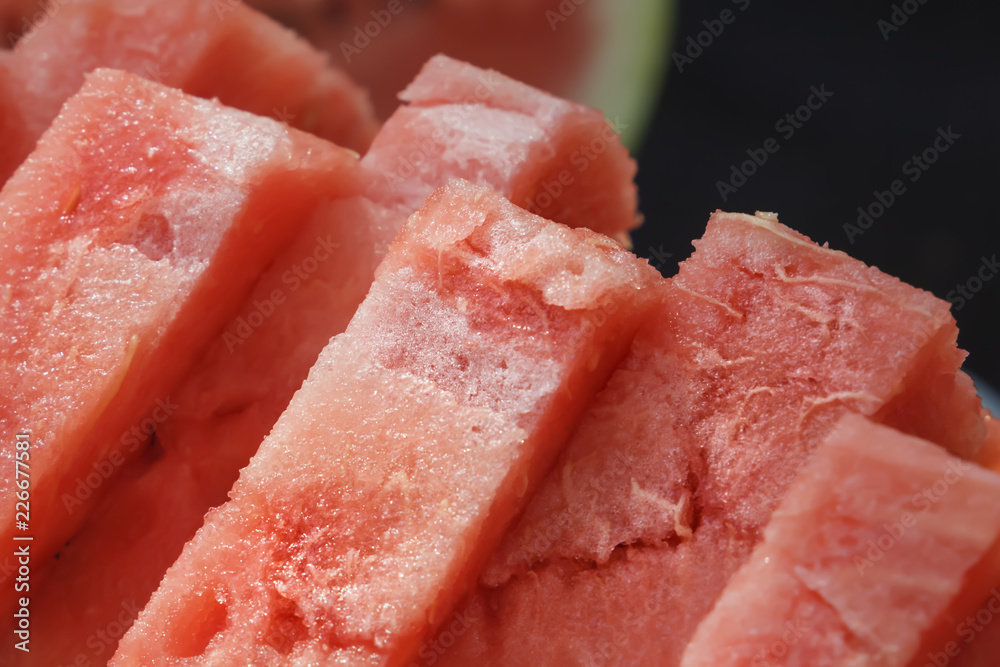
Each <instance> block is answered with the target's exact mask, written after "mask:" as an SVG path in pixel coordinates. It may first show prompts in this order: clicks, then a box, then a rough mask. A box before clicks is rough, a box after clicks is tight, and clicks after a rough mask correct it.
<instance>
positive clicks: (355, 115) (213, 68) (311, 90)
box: [0, 0, 377, 181]
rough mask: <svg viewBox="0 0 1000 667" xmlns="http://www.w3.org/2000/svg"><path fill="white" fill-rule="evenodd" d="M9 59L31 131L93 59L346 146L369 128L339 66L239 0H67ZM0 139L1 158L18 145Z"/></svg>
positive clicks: (372, 125) (44, 123)
mask: <svg viewBox="0 0 1000 667" xmlns="http://www.w3.org/2000/svg"><path fill="white" fill-rule="evenodd" d="M10 64H11V67H12V69H13V71H14V72H15V74H16V75H17V76H18V79H19V85H20V88H21V90H19V91H17V97H16V106H17V107H18V108H19V109H20V113H21V114H22V115H23V116H24V118H25V120H26V122H27V126H28V135H29V137H30V138H31V139H32V140H33V139H35V138H37V137H38V136H40V135H41V133H42V132H43V131H44V130H45V128H47V127H48V125H49V123H50V122H52V119H53V118H55V116H56V114H57V113H58V112H59V108H60V106H61V105H62V103H63V102H64V101H65V100H66V99H67V98H68V97H69V96H70V95H72V94H73V93H75V92H76V91H77V89H79V87H80V85H81V84H82V83H83V75H84V73H86V72H89V71H91V70H93V69H95V68H97V67H111V68H116V69H123V70H127V71H130V72H133V73H136V74H139V75H140V76H143V77H146V78H148V79H151V80H153V81H157V82H159V83H163V84H165V85H168V86H172V87H176V88H181V89H183V90H184V91H185V92H188V93H190V94H192V95H198V96H200V97H205V98H219V100H220V101H222V103H224V104H227V105H229V106H234V107H237V108H240V109H244V110H246V111H251V112H253V113H256V114H260V115H264V116H272V117H276V118H278V119H279V120H283V121H285V122H287V123H289V124H290V125H292V126H294V127H297V128H300V129H303V130H306V131H308V132H312V133H314V134H317V135H319V136H322V137H323V138H326V139H329V140H331V141H333V142H335V143H337V144H340V145H343V146H346V147H348V148H352V149H354V150H359V151H362V150H365V149H366V148H367V147H368V144H369V143H370V141H371V139H372V137H373V136H374V134H375V132H376V130H377V124H376V122H375V120H374V116H373V114H372V111H371V107H370V104H369V102H368V99H367V96H366V94H365V93H364V92H363V91H362V90H361V89H360V88H358V87H357V86H356V85H354V84H353V83H352V82H351V81H350V79H349V78H348V77H347V75H345V74H344V73H343V72H342V71H340V70H337V69H334V68H332V67H331V66H330V65H329V62H328V59H327V58H326V57H325V56H324V54H321V53H320V52H318V51H316V50H315V49H314V48H312V47H311V46H310V45H309V44H308V43H307V42H305V41H304V40H302V39H300V38H298V37H296V36H295V35H294V34H293V33H292V32H290V31H288V30H287V29H285V28H282V27H281V26H280V25H278V24H277V23H275V22H274V21H272V20H271V19H269V18H267V17H266V16H264V15H262V14H260V13H258V12H256V11H254V10H252V9H249V8H247V7H246V6H245V5H244V4H243V3H240V2H219V1H215V0H172V1H171V2H159V1H158V0H74V2H70V3H63V4H60V6H59V8H58V11H55V12H52V15H51V18H50V19H49V20H47V21H46V22H45V23H44V24H41V26H40V28H39V29H38V30H37V31H35V32H34V33H32V34H31V35H30V37H28V38H25V39H22V40H21V41H20V42H19V43H18V45H17V47H16V49H15V51H14V53H13V55H12V57H11V58H10ZM0 145H3V146H4V151H10V152H11V155H10V156H8V158H7V160H5V162H6V161H11V162H13V163H14V164H18V163H20V160H22V159H23V158H24V157H26V155H27V153H26V152H19V153H15V152H14V148H13V147H11V148H8V147H7V138H6V137H3V141H2V143H0ZM8 176H9V172H3V173H0V181H2V180H6V178H7V177H8Z"/></svg>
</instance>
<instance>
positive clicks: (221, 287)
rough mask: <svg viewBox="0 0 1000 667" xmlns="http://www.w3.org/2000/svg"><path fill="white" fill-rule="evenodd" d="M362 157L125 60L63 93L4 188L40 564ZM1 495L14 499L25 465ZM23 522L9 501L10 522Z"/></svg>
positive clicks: (14, 411) (6, 254)
mask: <svg viewBox="0 0 1000 667" xmlns="http://www.w3.org/2000/svg"><path fill="white" fill-rule="evenodd" d="M358 170H359V166H358V162H357V160H356V159H355V157H354V156H353V155H352V154H351V153H349V152H348V151H346V150H342V149H338V148H336V147H335V146H332V145H330V144H327V143H326V142H323V141H322V140H320V139H317V138H315V137H312V136H310V135H307V134H304V133H301V132H298V131H296V130H290V129H288V128H287V127H286V126H284V125H282V124H280V123H278V122H276V121H273V120H269V119H265V118H260V117H256V116H252V115H250V114H247V113H244V112H240V111H235V110H232V109H226V108H224V107H221V106H220V105H218V104H217V103H212V102H207V101H204V100H197V99H195V98H191V97H187V96H185V95H183V94H182V93H181V92H180V91H177V90H173V89H167V88H164V87H162V86H159V85H156V84H153V83H150V82H148V81H146V80H144V79H140V78H139V77H136V76H133V75H130V74H127V73H124V72H116V71H110V70H98V71H97V72H95V73H94V74H92V75H90V76H89V77H88V80H87V82H86V83H85V85H84V87H83V88H82V89H81V91H80V92H79V93H78V94H77V95H76V96H74V97H73V98H72V99H71V100H70V101H69V102H67V104H66V106H65V107H64V108H63V111H62V113H61V115H60V116H59V118H57V120H56V121H55V123H54V124H53V126H52V127H51V128H50V129H49V130H48V131H47V132H46V134H45V135H44V136H43V137H42V139H41V140H40V141H39V143H38V147H37V148H36V150H35V151H34V153H32V155H31V156H30V157H29V158H28V160H27V161H26V162H25V163H24V165H22V167H21V168H20V169H19V170H18V171H17V172H16V173H15V175H14V176H13V177H12V178H11V180H10V181H9V182H8V183H7V185H6V186H5V187H4V189H3V190H2V192H0V217H2V219H3V221H4V226H3V233H2V236H0V259H2V260H3V261H2V269H0V271H2V273H0V281H2V282H0V290H2V293H3V295H4V298H3V299H2V304H3V311H4V312H3V317H2V318H0V322H2V327H3V328H2V329H0V352H2V358H3V359H4V362H5V363H4V364H3V365H2V366H0V380H2V389H0V394H2V395H0V406H2V408H0V410H2V411H0V436H2V442H3V444H2V455H3V458H4V459H6V460H8V461H10V462H11V468H12V469H13V459H14V456H15V453H14V447H15V433H17V432H21V431H27V432H29V433H30V436H31V442H32V445H31V447H32V448H31V509H32V510H33V511H32V515H33V517H34V521H33V522H32V526H31V531H32V535H33V537H34V542H33V547H32V548H33V552H34V553H35V554H36V556H37V557H38V558H39V559H40V560H42V561H43V562H44V559H46V558H49V557H51V556H52V555H53V554H54V553H55V552H56V551H57V549H58V547H57V545H60V544H62V543H63V541H64V540H65V539H66V538H67V537H68V536H69V535H70V534H71V533H72V531H73V529H74V527H75V526H76V525H77V524H78V523H79V522H80V520H81V519H82V518H83V517H84V516H85V515H86V513H87V506H88V505H89V503H90V502H92V501H91V495H92V493H93V491H94V490H95V489H96V487H98V486H100V485H101V484H102V483H103V481H104V479H106V478H107V477H108V476H109V475H110V473H108V472H107V471H108V470H109V469H110V470H111V471H112V472H113V471H114V470H115V469H118V468H120V467H121V466H123V465H125V462H126V461H128V460H129V459H131V458H134V457H135V456H138V455H140V454H141V453H142V448H143V447H144V446H145V444H146V436H148V435H150V430H148V429H149V427H148V426H147V420H148V421H149V422H150V423H152V422H153V421H160V422H161V421H162V420H163V419H165V417H164V416H163V415H164V413H169V412H170V411H171V410H172V409H174V408H175V407H176V406H173V403H172V402H171V401H170V394H171V392H172V391H173V390H174V389H175V387H176V383H177V382H178V381H179V380H180V379H181V378H182V377H183V375H184V374H185V372H186V371H187V370H188V368H189V367H190V366H191V365H192V363H193V362H194V360H195V359H196V357H197V355H198V354H199V353H200V352H201V351H202V350H203V349H204V347H205V346H207V344H208V343H209V341H210V340H211V338H212V337H213V336H214V335H215V332H216V331H217V330H218V328H219V327H220V326H221V325H222V324H223V323H224V322H226V321H227V320H228V319H229V317H231V316H232V314H233V312H234V310H235V309H236V307H237V306H238V305H239V303H241V302H242V300H243V298H244V297H245V295H246V294H247V292H248V291H249V290H250V288H251V286H252V284H253V281H254V280H255V279H256V277H257V275H258V274H259V273H260V271H261V270H262V269H263V268H264V266H266V265H267V264H268V263H269V262H270V261H271V260H272V259H273V258H274V256H275V254H276V252H278V251H279V250H280V249H281V248H282V247H284V246H285V245H287V244H288V242H289V241H290V240H291V238H292V237H293V236H294V234H295V232H296V231H297V230H298V229H299V228H300V227H301V226H302V225H303V224H304V223H305V221H306V220H308V218H309V216H310V215H311V213H312V210H313V209H314V208H315V207H316V206H318V204H319V202H321V201H323V200H324V199H325V198H326V197H328V196H332V195H334V194H336V193H338V192H343V191H344V189H354V190H355V191H356V190H357V189H358V187H359V186H358V180H357V179H358ZM276 202H281V205H280V217H278V212H277V210H276ZM278 220H280V221H281V224H276V221H278ZM154 408H158V409H157V411H156V413H155V414H156V415H159V416H157V417H156V418H155V419H149V416H150V415H149V412H150V410H152V409H154ZM140 427H141V428H142V429H147V430H145V432H144V433H139V434H137V431H139V430H140ZM0 493H2V495H3V496H4V498H5V499H6V500H7V501H9V502H10V504H11V507H13V504H14V494H15V487H14V485H13V480H12V479H9V478H8V477H4V478H3V480H2V481H0ZM13 532H14V516H12V515H5V517H4V523H3V525H2V527H0V533H2V535H4V536H5V537H6V538H7V539H8V540H9V539H10V537H11V535H12V534H13ZM12 594H13V590H12V589H6V592H5V594H4V596H5V597H4V600H3V602H4V606H6V605H7V604H9V596H10V595H12Z"/></svg>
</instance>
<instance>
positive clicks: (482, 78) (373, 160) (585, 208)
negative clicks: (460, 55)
mask: <svg viewBox="0 0 1000 667" xmlns="http://www.w3.org/2000/svg"><path fill="white" fill-rule="evenodd" d="M400 97H401V99H403V100H404V101H405V102H407V103H408V104H407V105H405V106H402V107H400V108H399V109H398V110H397V111H396V113H395V114H393V116H392V117H391V118H390V119H389V120H388V121H387V122H386V124H385V126H384V127H383V128H382V131H381V132H380V133H379V135H378V137H377V138H376V140H375V141H374V142H373V143H372V147H371V150H370V151H369V153H368V154H367V155H365V157H364V160H363V161H362V164H363V165H364V166H365V168H366V169H367V170H368V171H369V172H370V173H371V174H372V175H373V187H372V190H371V196H372V198H373V199H375V200H377V201H382V202H384V203H386V204H387V205H392V206H396V207H398V208H400V209H401V210H404V211H407V212H409V211H413V210H415V209H416V207H418V206H419V205H420V203H421V202H422V201H423V200H424V198H425V197H426V196H427V195H428V194H430V192H432V191H433V190H434V189H435V188H437V187H440V186H441V185H444V183H446V182H447V180H448V179H449V178H455V177H459V178H465V179H467V180H470V181H473V182H476V183H482V184H484V185H487V186H489V187H491V188H493V189H495V190H496V191H497V192H500V193H501V194H503V195H504V196H506V197H507V198H508V199H510V200H511V201H512V202H514V203H515V204H517V205H518V206H521V207H522V208H526V209H528V210H529V211H531V212H533V213H536V214H538V215H541V216H544V217H546V218H548V219H550V220H555V221H557V222H562V223H563V224H567V225H569V226H570V227H587V228H590V229H593V230H595V231H598V232H601V233H603V234H607V235H608V236H618V237H621V236H622V235H623V234H624V233H626V232H628V231H629V230H630V229H633V228H634V227H636V226H637V225H638V224H639V219H638V217H637V216H636V212H635V211H636V187H635V184H634V183H633V181H632V179H633V177H634V176H635V170H636V166H635V161H634V160H632V159H631V158H630V157H629V154H628V150H627V149H626V148H625V147H624V146H622V145H621V142H620V140H619V138H618V135H617V134H616V133H615V131H614V129H613V126H612V125H610V124H609V123H607V122H606V121H605V120H604V117H603V116H602V115H601V114H600V112H599V111H596V110H594V109H590V108H588V107H585V106H583V105H581V104H576V103H574V102H568V101H566V100H561V99H559V98H556V97H553V96H551V95H549V94H548V93H544V92H542V91H540V90H536V89H534V88H531V87H530V86H527V85H525V84H523V83H519V82H517V81H515V80H513V79H510V78H508V77H506V76H504V75H502V74H500V73H498V72H495V71H490V70H483V69H479V68H476V67H473V66H471V65H468V64H466V63H462V62H459V61H456V60H453V59H451V58H448V57H445V56H436V57H434V58H431V60H430V61H428V62H427V64H426V65H425V66H424V68H423V70H422V71H421V72H420V74H419V75H418V76H417V78H416V79H415V80H414V81H413V82H412V83H411V84H410V86H409V87H408V88H407V89H406V90H405V91H403V93H402V94H401V95H400Z"/></svg>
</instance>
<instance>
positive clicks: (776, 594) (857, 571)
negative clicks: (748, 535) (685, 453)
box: [681, 415, 1000, 667]
mask: <svg viewBox="0 0 1000 667" xmlns="http://www.w3.org/2000/svg"><path fill="white" fill-rule="evenodd" d="M998 539H1000V475H997V474H995V473H992V472H989V471H986V470H984V469H982V468H980V467H979V466H976V465H975V464H973V463H970V462H967V461H963V460H961V459H959V458H957V457H955V456H951V455H949V454H948V453H947V452H945V451H944V450H943V449H942V448H940V447H938V446H936V445H934V444H932V443H930V442H927V441H926V440H921V439H918V438H914V437H911V436H906V435H903V434H901V433H899V432H898V431H895V430H894V429H890V428H887V427H884V426H879V425H876V424H873V423H871V422H870V421H868V420H867V419H865V418H863V417H861V416H857V415H848V416H846V417H845V418H844V419H843V420H842V421H841V422H840V423H839V424H838V425H837V426H836V428H835V429H834V430H833V432H832V433H831V434H830V436H829V437H828V438H827V440H826V441H825V442H824V444H823V445H821V447H820V448H819V449H818V451H817V452H816V454H815V456H814V457H813V459H812V460H811V461H810V462H809V463H808V464H807V465H806V466H805V467H804V468H803V469H802V471H801V472H800V473H799V477H798V478H797V479H796V480H795V482H794V483H793V484H792V485H791V487H790V488H789V490H788V493H787V495H786V496H785V498H784V499H783V500H782V502H781V504H780V505H779V506H778V508H777V509H776V510H775V512H774V514H773V515H772V518H771V521H770V523H768V525H767V528H766V529H765V531H764V538H763V541H762V542H761V543H760V544H759V545H758V546H757V548H756V549H755V550H754V552H753V555H752V556H751V557H750V559H749V561H748V562H747V563H746V564H745V565H744V566H743V567H742V568H741V569H740V571H739V572H737V573H736V575H735V576H734V577H733V578H732V580H731V581H730V582H729V585H728V586H727V588H726V590H725V593H723V595H722V597H721V598H720V599H719V601H718V602H717V603H716V605H715V608H714V609H713V610H712V613H711V614H710V615H709V616H708V617H707V618H705V620H704V621H702V623H701V625H700V626H699V627H698V631H697V633H696V634H695V637H694V639H693V640H692V641H691V644H690V645H689V646H688V647H687V650H686V651H685V653H684V659H683V660H682V662H681V664H682V665H683V666H684V667H696V666H698V665H705V666H706V667H722V666H725V665H752V664H760V663H761V662H762V661H763V662H764V663H765V664H773V665H816V666H817V667H821V666H822V665H845V664H867V665H885V666H886V667H892V666H897V665H898V666H900V667H905V665H907V664H909V662H910V660H911V659H913V658H914V657H915V656H916V655H917V652H918V650H919V647H920V645H921V638H922V637H924V636H925V635H927V634H931V633H933V632H934V630H935V623H936V622H937V621H938V619H939V618H940V617H941V615H942V614H943V613H944V612H945V611H947V609H948V608H949V606H950V605H951V604H952V602H953V600H954V599H955V598H956V597H958V596H959V595H960V594H962V592H963V577H964V576H965V575H966V574H967V573H969V572H970V571H971V570H972V568H973V567H974V566H975V565H976V564H977V563H979V562H980V561H981V560H983V559H984V558H988V557H991V553H990V552H991V549H993V550H994V553H992V557H993V558H995V557H996V553H995V547H994V546H993V545H994V544H995V543H996V541H997V540H998ZM984 593H985V591H984V590H983V589H981V588H980V589H979V590H978V591H976V597H975V598H974V599H975V601H977V602H978V600H979V599H980V597H979V596H981V595H983V594H984Z"/></svg>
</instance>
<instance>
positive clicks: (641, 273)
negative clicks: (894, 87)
mask: <svg viewBox="0 0 1000 667" xmlns="http://www.w3.org/2000/svg"><path fill="white" fill-rule="evenodd" d="M658 282H659V276H658V274H656V272H655V271H653V269H651V268H650V267H649V266H648V265H647V264H645V263H644V262H641V261H640V260H638V259H636V258H635V257H634V256H632V255H630V254H629V253H627V252H626V251H624V250H623V249H621V248H620V247H619V246H618V245H617V244H615V243H614V242H612V241H610V240H608V239H606V238H604V237H601V236H599V235H596V234H593V233H591V232H589V231H586V230H582V231H571V230H568V229H566V228H565V227H561V226H558V225H554V224H552V223H549V222H547V221H545V220H543V219H541V218H538V217H535V216H532V215H530V214H528V213H526V212H524V211H523V210H521V209H518V208H516V207H514V206H512V205H511V204H510V203H508V202H507V201H505V200H504V199H503V198H502V197H500V196H499V195H496V194H495V193H492V192H490V191H489V190H487V189H483V188H476V187H474V186H471V185H470V184H467V183H463V182H460V181H456V182H453V183H452V184H450V185H449V186H448V187H446V188H444V189H442V190H440V191H438V192H436V193H435V194H434V195H433V196H432V197H430V198H429V199H428V201H427V202H426V204H425V205H424V207H423V208H422V209H421V210H420V211H419V212H418V213H417V214H416V215H414V216H413V217H412V218H411V219H410V220H409V222H408V223H407V225H406V227H404V229H403V231H402V232H401V233H400V235H399V236H398V237H397V238H396V240H395V242H394V243H393V247H392V250H391V251H390V253H389V255H387V257H386V259H385V260H384V261H383V263H382V264H381V266H380V268H379V271H378V277H377V280H376V282H375V284H374V285H373V286H372V289H371V290H370V292H369V294H368V297H367V298H366V300H365V302H364V304H363V305H362V307H361V308H360V309H359V311H358V312H357V314H356V315H355V317H354V319H353V320H352V321H351V324H350V326H349V327H348V329H347V331H346V332H345V333H344V334H342V335H341V336H338V337H336V338H335V339H334V340H333V341H332V342H331V344H330V345H329V346H328V347H327V348H326V349H325V350H324V352H323V354H322V355H321V356H320V359H319V361H318V362H317V363H316V365H315V366H314V367H313V369H312V370H311V371H310V375H309V379H308V380H307V381H306V383H305V384H304V385H303V387H302V388H301V389H300V390H299V392H298V393H297V394H296V395H295V398H294V399H293V401H292V403H291V405H290V406H289V407H288V409H287V410H286V411H285V413H284V414H283V415H282V417H281V419H279V421H278V423H277V425H276V426H275V428H274V430H273V431H272V432H271V434H270V435H269V436H268V438H267V439H266V440H265V441H264V443H263V444H262V445H261V448H260V449H259V450H258V452H257V454H256V455H255V456H254V458H253V460H252V461H251V463H250V465H249V466H248V467H247V468H245V469H244V470H243V471H242V472H241V474H240V479H239V481H238V482H237V484H236V486H235V487H234V488H233V491H232V492H231V494H230V496H231V500H230V501H229V502H228V503H226V504H225V505H223V506H222V507H221V508H219V509H217V510H214V511H213V512H212V513H210V514H209V516H208V517H207V519H206V525H205V526H204V527H203V528H202V529H201V530H200V531H199V533H198V535H197V536H196V537H195V538H194V540H192V541H191V542H189V543H188V545H187V546H186V547H185V550H184V553H183V555H182V556H181V558H180V559H179V560H178V561H177V563H175V564H174V566H173V567H172V568H171V569H170V570H169V572H168V573H167V576H166V577H165V578H164V580H163V582H162V583H161V585H160V588H159V589H158V590H157V592H156V594H155V595H154V596H153V599H152V600H151V601H150V603H149V604H148V605H147V606H146V608H145V609H144V610H143V612H142V613H141V614H140V616H139V620H138V621H137V622H136V624H135V625H134V626H133V627H132V629H131V630H130V631H129V633H128V634H127V635H126V636H125V638H124V639H123V640H122V642H121V644H120V645H119V649H118V653H117V654H116V656H115V659H114V664H116V665H133V664H135V665H139V664H150V663H157V662H162V661H165V660H169V659H175V658H191V657H197V658H198V659H199V660H205V661H212V662H221V663H236V662H259V663H265V662H266V663H268V664H279V663H280V664H286V663H306V662H328V663H333V662H350V663H351V664H380V665H399V664H408V660H409V658H410V657H411V656H412V655H414V654H415V652H416V650H417V647H418V646H419V643H420V640H421V639H422V638H423V636H424V635H425V633H426V632H427V631H428V630H429V629H431V628H433V627H434V626H436V625H438V624H439V623H440V622H442V621H443V620H444V619H445V617H446V614H447V613H448V611H449V610H450V608H451V607H452V606H453V605H454V603H455V602H456V601H457V599H458V598H459V597H461V595H462V594H463V592H464V590H465V589H466V588H467V586H468V585H469V584H471V583H472V581H474V579H475V576H476V574H477V572H478V568H479V566H480V565H481V563H482V562H483V561H484V560H485V558H486V557H487V556H488V554H489V553H490V551H491V550H492V548H493V546H494V545H495V543H496V541H497V540H498V539H499V537H500V535H501V534H502V530H503V528H504V527H505V526H506V524H507V523H508V522H509V521H510V520H511V519H512V518H513V516H514V515H515V514H516V513H517V511H518V510H519V508H520V506H521V505H522V504H523V503H524V502H525V500H526V497H527V494H528V493H530V491H531V489H532V488H533V486H534V485H535V483H536V482H537V481H538V480H539V479H540V478H541V475H542V473H543V472H544V470H545V469H546V468H547V467H548V464H549V463H550V461H551V459H552V458H553V457H554V456H555V454H556V452H557V451H558V448H559V447H560V445H561V443H562V441H563V440H564V438H565V437H566V435H568V433H569V431H570V429H571V428H572V426H573V424H574V422H575V420H576V418H577V417H578V415H579V414H580V413H581V412H582V411H583V409H584V407H585V406H586V404H587V402H588V401H589V399H590V397H591V396H592V395H593V394H594V393H595V392H596V391H597V390H598V388H599V387H600V386H601V384H603V382H604V380H605V379H606V378H607V376H608V374H609V373H610V372H611V370H612V368H613V367H614V365H615V364H616V363H617V362H618V360H619V359H620V358H621V355H622V354H624V352H625V350H626V349H627V347H628V344H629V341H630V340H631V337H632V334H633V332H634V330H635V328H636V327H637V326H638V324H639V321H640V320H641V319H642V318H643V316H644V315H645V311H646V309H647V308H648V306H649V305H650V303H651V302H652V300H653V297H654V296H655V293H656V288H655V286H656V284H657V283H658Z"/></svg>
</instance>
